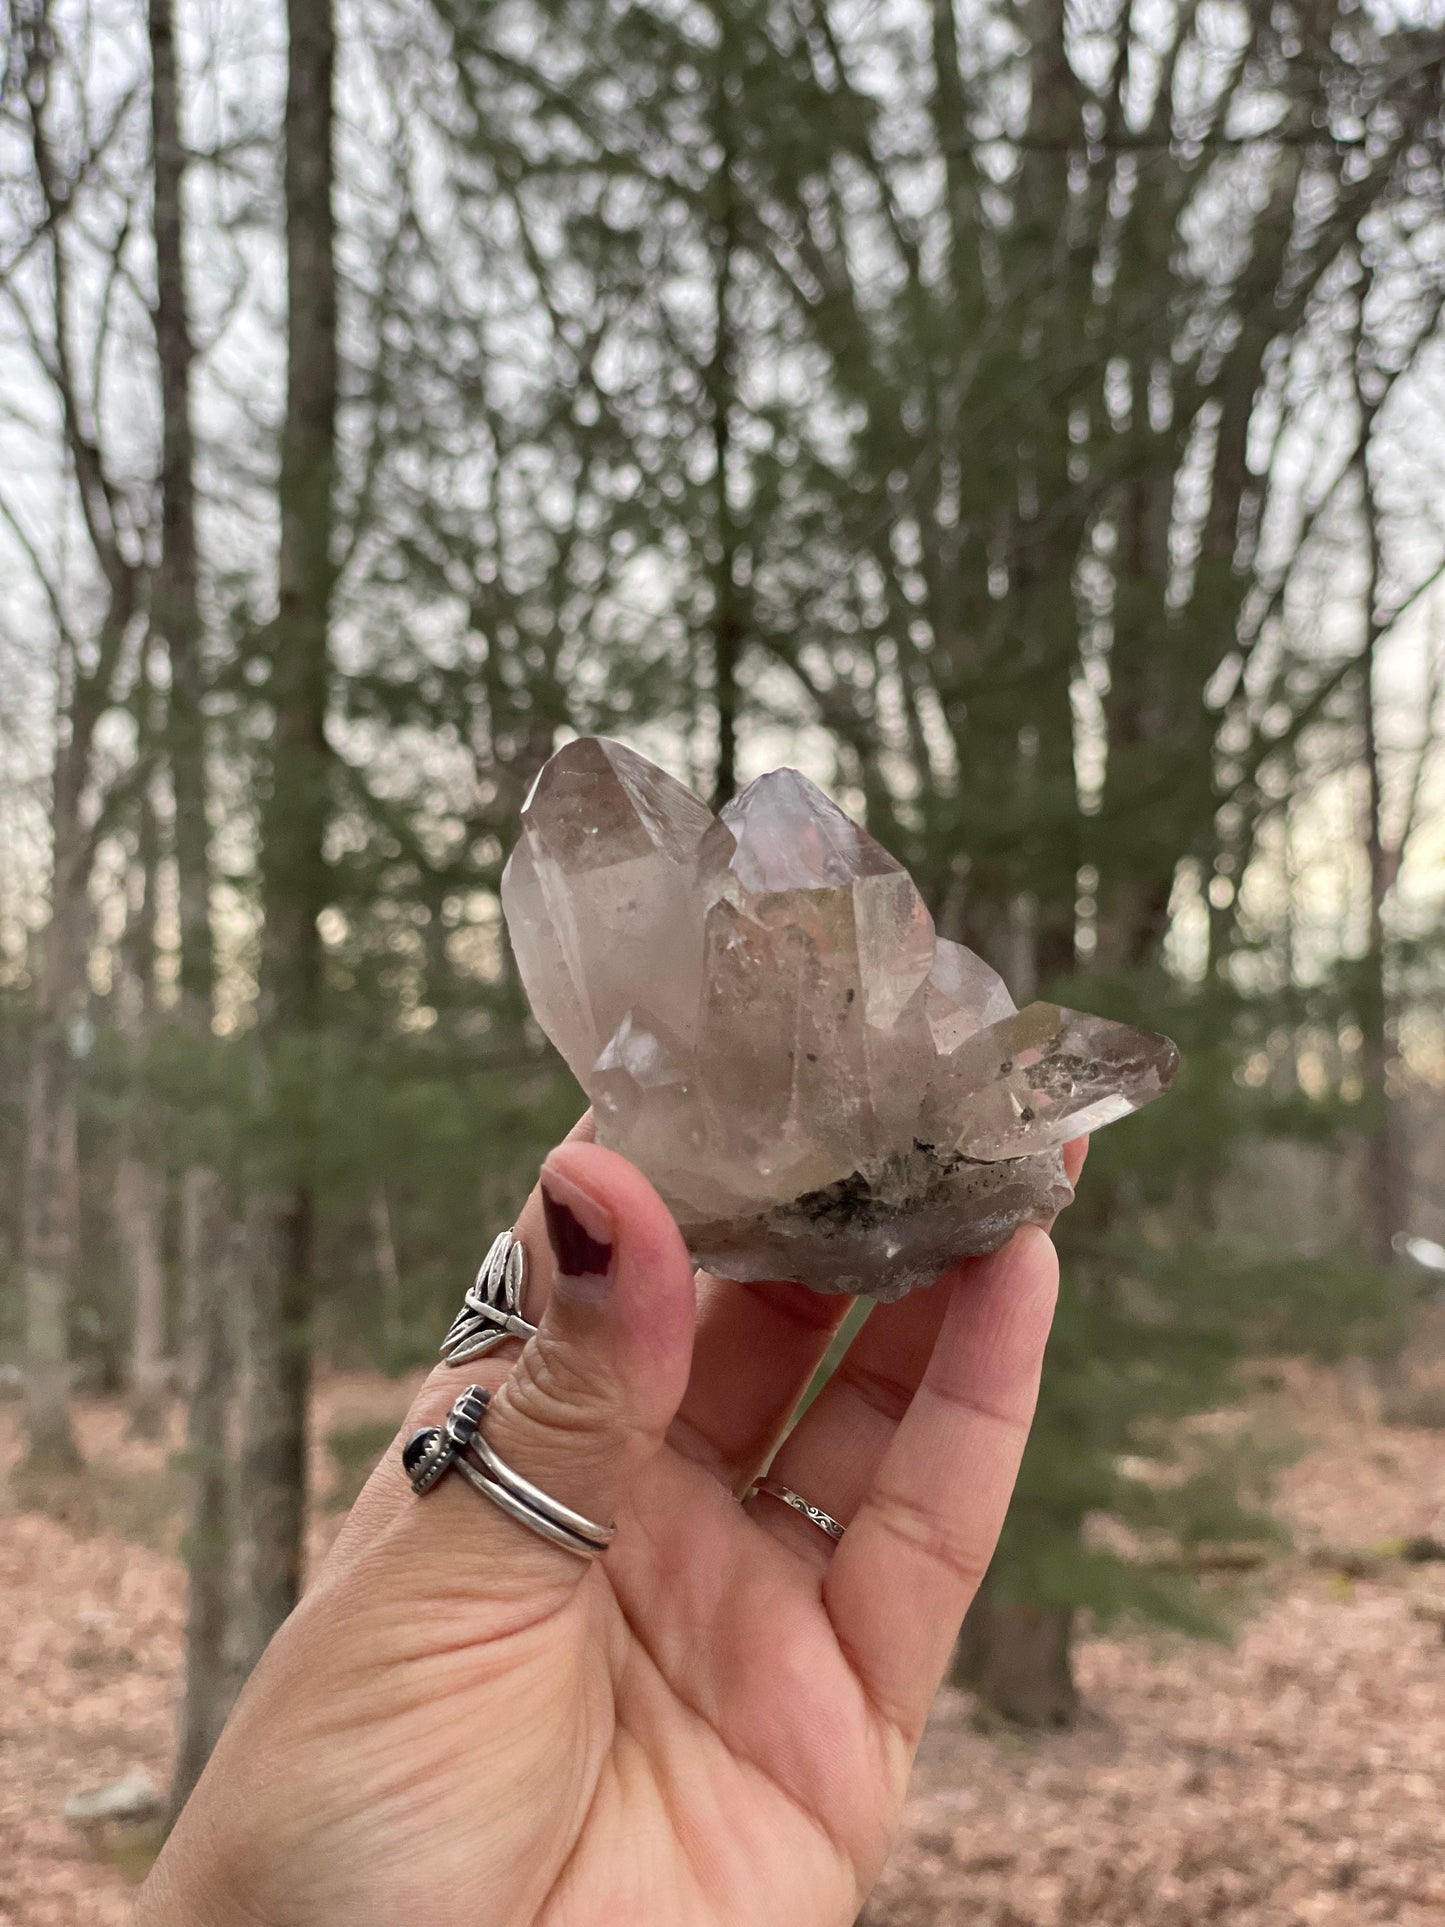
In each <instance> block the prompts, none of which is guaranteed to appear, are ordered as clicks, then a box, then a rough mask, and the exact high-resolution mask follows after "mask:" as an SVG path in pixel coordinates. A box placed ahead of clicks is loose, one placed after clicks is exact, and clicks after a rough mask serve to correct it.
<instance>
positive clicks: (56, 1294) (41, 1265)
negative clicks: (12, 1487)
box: [21, 1026, 80, 1471]
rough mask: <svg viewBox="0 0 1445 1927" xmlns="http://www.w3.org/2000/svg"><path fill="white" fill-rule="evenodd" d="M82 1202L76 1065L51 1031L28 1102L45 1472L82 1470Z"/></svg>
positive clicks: (31, 1435)
mask: <svg viewBox="0 0 1445 1927" xmlns="http://www.w3.org/2000/svg"><path fill="white" fill-rule="evenodd" d="M79 1210H80V1200H79V1190H78V1182H77V1170H76V1119H75V1067H74V1065H73V1064H72V1062H71V1059H70V1053H69V1050H68V1048H67V1046H66V1041H65V1038H64V1037H63V1036H62V1035H59V1034H57V1033H56V1031H55V1030H54V1028H53V1027H49V1026H48V1027H46V1028H45V1029H43V1030H42V1033H41V1035H40V1036H39V1037H38V1038H37V1039H36V1042H35V1054H34V1057H33V1059H32V1061H31V1066H30V1079H29V1083H28V1084H27V1087H26V1102H25V1205H24V1221H23V1228H22V1256H21V1273H22V1277H23V1280H24V1293H25V1437H26V1452H27V1457H28V1459H29V1461H30V1463H31V1464H32V1465H34V1466H36V1467H37V1468H38V1469H40V1470H44V1471H65V1470H69V1469H70V1468H71V1467H73V1466H75V1465H78V1464H79V1462H80V1455H79V1453H78V1452H77V1450H76V1445H75V1435H74V1433H73V1432H72V1430H71V1426H70V1406H69V1397H70V1332H69V1325H70V1285H71V1273H72V1269H73V1265H74V1252H75V1225H76V1221H77V1218H78V1216H79Z"/></svg>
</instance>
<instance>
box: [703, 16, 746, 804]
mask: <svg viewBox="0 0 1445 1927" xmlns="http://www.w3.org/2000/svg"><path fill="white" fill-rule="evenodd" d="M717 19H718V29H719V44H718V56H717V79H716V87H715V93H714V107H715V112H716V116H717V132H718V138H719V140H720V142H721V144H722V157H721V159H720V160H719V162H718V171H717V180H716V193H717V197H718V209H717V218H716V221H715V223H714V240H713V257H714V258H713V348H712V357H711V359H710V361H709V363H708V369H707V391H708V406H709V408H710V410H711V413H712V444H713V504H714V519H715V527H714V529H713V544H714V563H713V571H712V590H713V608H712V644H713V661H712V670H713V700H714V702H715V704H716V706H717V761H716V767H715V769H714V771H713V790H712V806H713V808H714V809H715V810H718V809H721V808H722V806H723V804H724V803H726V802H727V801H728V800H729V798H730V797H731V796H732V794H733V792H734V791H735V790H736V788H737V733H738V732H737V715H738V659H739V657H740V656H741V654H742V644H743V619H742V610H741V607H740V600H739V595H738V580H737V555H738V532H737V524H736V521H735V519H734V516H733V510H732V503H731V501H730V500H729V498H728V469H729V465H730V453H731V443H732V402H733V382H734V371H733V328H732V313H731V307H732V281H733V261H734V256H735V254H736V251H737V225H738V222H737V203H736V186H735V183H734V180H733V152H732V141H731V132H730V127H731V116H730V109H729V104H728V95H727V88H728V80H729V78H730V66H731V63H730V60H729V51H730V42H731V37H730V35H729V33H728V16H727V10H726V7H724V8H723V9H722V10H720V11H719V13H718V16H717Z"/></svg>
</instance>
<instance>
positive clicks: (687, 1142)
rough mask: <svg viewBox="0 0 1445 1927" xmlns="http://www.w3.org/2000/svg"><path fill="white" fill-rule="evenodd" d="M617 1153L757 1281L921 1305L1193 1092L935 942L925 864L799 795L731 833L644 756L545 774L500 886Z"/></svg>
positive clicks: (769, 782)
mask: <svg viewBox="0 0 1445 1927" xmlns="http://www.w3.org/2000/svg"><path fill="white" fill-rule="evenodd" d="M502 903H503V907H504V909H505V912H506V917H507V925H508V929H509V931H510V933H511V938H512V945H513V949H514V951H515V954H516V958H517V965H518V969H519V970H520V972H521V976H522V981H523V983H524V985H525V987H526V990H527V994H528V997H529V998H530V1000H531V1004H532V1009H533V1011H534V1013H535V1015H536V1017H537V1020H538V1022H539V1023H540V1024H541V1025H542V1028H543V1029H544V1030H545V1031H546V1032H547V1034H548V1035H549V1036H550V1037H551V1038H552V1040H553V1042H554V1043H555V1044H556V1045H557V1047H558V1049H559V1050H560V1051H561V1052H562V1054H563V1056H564V1057H565V1058H566V1059H567V1062H568V1063H569V1064H570V1065H571V1067H572V1069H573V1071H574V1072H575V1073H576V1075H577V1077H578V1079H579V1081H580V1082H581V1083H582V1085H583V1086H584V1088H585V1089H586V1091H587V1093H588V1095H589V1097H590V1098H591V1099H592V1103H593V1106H594V1108H595V1111H596V1115H597V1134H598V1139H599V1141H600V1142H601V1143H604V1144H608V1145H610V1146H612V1147H613V1148H615V1149H616V1150H618V1151H621V1152H622V1153H623V1154H624V1155H625V1156H627V1157H629V1158H631V1159H632V1160H633V1162H634V1163H636V1164H637V1165H638V1166H639V1167H640V1168H641V1169H642V1170H643V1171H644V1172H646V1174H647V1175H648V1176H649V1177H650V1178H651V1179H652V1181H653V1183H654V1184H655V1185H656V1186H657V1188H658V1190H659V1191H660V1192H661V1194H662V1196H663V1198H664V1199H665V1200H666V1202H667V1203H668V1205H669V1206H670V1207H671V1209H672V1211H673V1213H674V1215H675V1216H676V1218H677V1221H678V1223H679V1225H680V1226H681V1227H682V1230H683V1233H684V1235H685V1237H686V1238H687V1240H688V1244H689V1247H690V1249H691V1251H692V1253H693V1256H694V1257H695V1258H696V1260H697V1261H698V1263H699V1264H702V1265H704V1266H706V1267H707V1268H708V1269H709V1270H711V1271H714V1272H717V1273H718V1274H720V1275H722V1276H726V1277H732V1278H745V1279H758V1278H797V1279H800V1280H801V1281H802V1282H803V1283H805V1284H808V1285H811V1286H813V1287H814V1288H815V1289H816V1290H819V1291H842V1292H864V1293H868V1294H869V1295H871V1296H874V1297H878V1298H885V1299H886V1298H897V1297H901V1296H902V1294H903V1293H904V1292H906V1291H909V1290H911V1289H912V1288H913V1287H914V1286H916V1285H920V1284H925V1283H928V1282H930V1281H931V1280H932V1279H933V1278H935V1277H936V1276H937V1275H938V1274H939V1273H940V1272H941V1271H943V1270H945V1269H947V1267H948V1266H949V1265H950V1264H952V1263H953V1262H955V1261H956V1260H957V1259H959V1258H961V1257H965V1256H968V1255H970V1254H972V1253H976V1252H982V1251H991V1250H994V1249H995V1248H996V1247H997V1246H998V1245H1000V1244H1002V1243H1003V1242H1004V1241H1005V1240H1006V1239H1007V1238H1008V1237H1009V1236H1010V1235H1011V1234H1012V1232H1013V1231H1014V1230H1015V1229H1016V1228H1017V1227H1018V1226H1019V1225H1020V1224H1025V1223H1041V1222H1044V1221H1046V1220H1047V1219H1048V1218H1050V1217H1052V1216H1053V1214H1054V1213H1055V1212H1056V1211H1058V1210H1059V1209H1061V1208H1062V1206H1063V1205H1065V1204H1067V1203H1068V1201H1069V1198H1070V1197H1071V1196H1072V1193H1071V1191H1070V1189H1069V1185H1068V1181H1067V1179H1066V1177H1065V1176H1064V1170H1063V1163H1062V1159H1061V1156H1060V1147H1061V1146H1062V1145H1063V1144H1064V1143H1066V1142H1067V1141H1068V1140H1069V1139H1070V1138H1073V1137H1079V1136H1082V1135H1083V1134H1084V1133H1085V1132H1087V1131H1091V1130H1095V1129H1097V1128H1098V1127H1099V1126H1100V1125H1102V1124H1106V1123H1109V1122H1110V1121H1112V1119H1114V1118H1116V1117H1122V1116H1124V1115H1126V1114H1127V1113H1128V1112H1130V1111H1133V1110H1137V1109H1138V1108H1139V1106H1140V1105H1141V1104H1144V1103H1147V1102H1148V1101H1149V1100H1150V1098H1152V1097H1155V1096H1157V1095H1158V1094H1159V1092H1160V1091H1162V1090H1163V1089H1164V1087H1165V1086H1166V1085H1167V1084H1168V1082H1169V1080H1170V1078H1171V1077H1172V1076H1173V1073H1174V1070H1175V1068H1176V1066H1177V1062H1178V1054H1177V1052H1176V1051H1175V1049H1174V1046H1173V1045H1172V1044H1171V1043H1170V1042H1169V1041H1168V1039H1167V1038H1162V1037H1156V1036H1151V1035H1148V1034H1146V1033H1143V1032H1139V1031H1135V1030H1130V1029H1129V1028H1128V1027H1127V1026H1125V1025H1122V1024H1115V1023H1110V1022H1108V1021H1107V1020H1106V1019H1104V1018H1099V1017H1092V1016H1088V1015H1086V1014H1084V1013H1082V1012H1079V1011H1069V1010H1061V1009H1059V1008H1058V1007H1057V1006H1056V1005H1053V1004H1031V1005H1029V1007H1028V1008H1027V1009H1026V1010H1022V1011H1019V1010H1016V1009H1015V1007H1014V1003H1013V999H1012V998H1011V997H1010V996H1009V993H1008V989H1007V986H1006V985H1005V984H1004V982H1003V979H1002V978H1001V977H999V976H998V974H997V973H996V972H995V971H993V970H991V969H990V968H989V966H988V965H987V964H986V963H984V961H983V960H982V958H980V957H976V956H975V955H974V954H973V952H972V951H970V950H967V949H965V948H964V947H963V946H962V945H961V944H955V943H950V942H947V941H946V940H944V939H941V938H936V937H935V935H934V929H933V920H932V918H931V917H930V916H929V914H928V909H927V906H926V905H925V903H924V901H923V899H922V897H921V895H920V894H919V892H918V889H917V887H916V886H915V884H914V882H913V879H912V878H911V877H910V876H909V874H908V872H907V871H906V870H905V869H904V868H903V866H902V865H901V864H900V863H898V862H897V861H896V859H895V858H893V857H892V856H890V855H889V853H888V852H887V851H886V850H885V849H884V848H883V847H882V845H881V844H879V843H877V842H875V841H874V839H873V838H872V837H870V836H869V835H868V834H867V832H866V831H864V830H862V829H860V828H859V827H858V825H857V824H856V823H854V822H853V821H852V820H851V819H850V818H849V817H848V816H846V815H845V814H844V812H843V811H842V810H840V809H839V808H838V807H837V805H836V804H835V803H833V802H831V801H830V800H829V798H828V797H826V796H825V795H824V794H823V792H822V791H821V790H819V789H817V788H816V787H815V785H813V784H812V783H810V782H809V781H808V779H807V778H806V777H804V776H802V775H800V774H799V773H798V772H797V771H796V770H775V771H773V772H772V773H771V774H770V775H768V776H764V777H760V778H759V779H758V781H757V782H755V783H752V784H750V785H749V786H748V788H747V789H745V790H743V791H742V792H741V794H740V795H738V796H737V797H735V798H734V799H733V800H732V801H731V802H730V803H728V804H727V805H726V806H725V808H724V809H723V810H722V812H721V813H720V815H718V816H716V817H715V816H714V815H713V814H712V812H711V811H710V810H709V809H708V808H707V807H706V805H705V804H703V803H702V802H700V801H699V799H698V798H697V797H696V796H694V795H693V794H692V792H691V791H690V790H688V789H686V788H685V787H684V786H683V785H682V784H680V783H677V782H675V781H674V780H673V779H672V778H671V777H669V776H667V775H666V774H665V773H664V772H663V771H662V770H659V769H657V768H655V767H654V766H653V765H652V764H651V763H649V762H647V761H646V759H645V758H643V757H641V756H638V755H637V754H636V753H635V752H634V751H632V750H629V749H626V748H624V747H623V745H621V744H620V743H612V742H606V741H603V740H601V739H598V738H583V739H581V740H580V741H577V742H573V743H569V744H568V745H567V746H566V747H565V748H563V749H561V750H559V751H558V752H557V754H556V755H555V756H554V757H553V758H552V759H551V761H550V762H549V763H547V764H546V766H545V767H544V768H543V770H542V772H541V774H540V775H539V777H538V779H537V781H536V783H535V785H534V786H533V790H532V793H531V795H530V796H529V797H528V799H527V804H526V807H525V809H524V810H523V814H522V833H521V836H520V838H519V840H518V843H517V846H516V848H515V849H514V851H513V853H512V856H511V859H510V861H509V863H508V865H507V869H506V873H505V875H504V877H503V880H502Z"/></svg>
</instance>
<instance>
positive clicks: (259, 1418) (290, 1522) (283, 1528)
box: [232, 1191, 310, 1679]
mask: <svg viewBox="0 0 1445 1927" xmlns="http://www.w3.org/2000/svg"><path fill="white" fill-rule="evenodd" d="M308 1230H309V1227H308ZM295 1238H296V1227H295V1225H294V1223H293V1222H291V1221H290V1220H289V1219H288V1217H287V1214H286V1212H285V1210H284V1209H283V1208H281V1206H280V1205H279V1203H278V1200H277V1199H276V1197H275V1196H273V1195H271V1194H268V1193H266V1192H264V1191H263V1192H259V1193H257V1194H256V1195H255V1196H254V1197H253V1198H252V1199H251V1200H250V1202H249V1204H248V1207H247V1212H246V1231H245V1241H244V1248H245V1258H244V1265H245V1283H244V1286H243V1291H242V1298H241V1306H240V1310H241V1321H240V1332H239V1339H240V1347H239V1349H240V1357H241V1382H240V1388H239V1390H240V1421H241V1422H240V1430H241V1465H240V1481H239V1489H240V1505H239V1509H238V1520H237V1537H236V1548H235V1562H234V1584H235V1600H234V1614H235V1630H234V1638H233V1644H232V1659H233V1664H234V1666H235V1668H236V1669H237V1671H238V1673H239V1676H240V1678H242V1679H244V1678H245V1676H246V1674H248V1673H249V1672H250V1670H251V1668H252V1667H253V1666H254V1665H255V1664H256V1661H257V1660H258V1659H259V1658H260V1657H261V1654H262V1653H263V1652H264V1651H265V1649H266V1646H267V1644H268V1642H269V1640H270V1638H271V1635H272V1634H273V1633H274V1632H275V1631H276V1628H277V1627H278V1626H279V1625H280V1624H281V1622H282V1620H283V1619H285V1617H286V1615H287V1614H288V1613H289V1612H290V1611H291V1608H292V1607H293V1606H294V1605H295V1604H296V1601H297V1599H298V1598H299V1597H300V1593H301V1577H302V1558H303V1538H304V1533H305V1526H306V1481H305V1476H304V1464H305V1451H306V1400H307V1393H308V1390H309V1381H310V1375H309V1364H310V1359H309V1354H308V1352H307V1349H306V1346H305V1344H304V1343H303V1342H301V1340H302V1338H303V1337H304V1335H305V1330H306V1328H305V1327H304V1326H301V1325H299V1324H298V1320H297V1308H296V1303H295V1297H294V1293H295V1287H296V1280H297V1245H296V1242H295Z"/></svg>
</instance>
